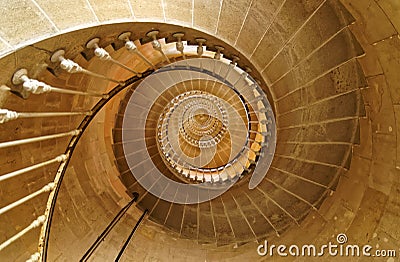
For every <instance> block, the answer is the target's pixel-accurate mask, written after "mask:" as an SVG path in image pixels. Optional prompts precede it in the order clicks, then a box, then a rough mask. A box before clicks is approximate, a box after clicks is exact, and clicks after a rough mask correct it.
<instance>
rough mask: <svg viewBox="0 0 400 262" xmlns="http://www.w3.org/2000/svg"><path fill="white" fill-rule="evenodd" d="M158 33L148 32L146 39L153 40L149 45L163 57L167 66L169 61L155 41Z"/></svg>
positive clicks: (154, 31) (158, 43)
mask: <svg viewBox="0 0 400 262" xmlns="http://www.w3.org/2000/svg"><path fill="white" fill-rule="evenodd" d="M158 33H159V31H157V30H153V31H150V32H148V33H147V37H150V38H152V39H153V41H151V45H152V46H153V48H154V50H156V51H158V52H160V53H161V54H162V55H163V57H164V59H165V60H166V61H167V62H168V64H170V63H171V61H170V60H169V58H168V56H167V55H166V54H165V53H164V51H163V50H162V47H161V43H160V41H158V40H157V35H158Z"/></svg>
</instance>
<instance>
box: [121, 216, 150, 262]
mask: <svg viewBox="0 0 400 262" xmlns="http://www.w3.org/2000/svg"><path fill="white" fill-rule="evenodd" d="M148 211H149V210H147V209H146V210H145V211H144V212H143V214H142V215H141V216H140V218H139V220H138V221H137V223H136V224H135V227H134V228H133V229H132V232H131V233H130V234H129V236H128V238H127V240H126V241H125V243H124V245H123V246H122V248H121V250H120V251H119V253H118V255H117V257H116V258H115V262H118V261H120V260H121V257H122V255H123V254H124V251H125V249H126V248H127V247H128V244H129V242H130V241H131V239H132V237H133V234H135V232H136V230H137V229H138V228H139V226H140V224H141V223H142V222H143V219H144V217H145V216H146V214H147V213H148Z"/></svg>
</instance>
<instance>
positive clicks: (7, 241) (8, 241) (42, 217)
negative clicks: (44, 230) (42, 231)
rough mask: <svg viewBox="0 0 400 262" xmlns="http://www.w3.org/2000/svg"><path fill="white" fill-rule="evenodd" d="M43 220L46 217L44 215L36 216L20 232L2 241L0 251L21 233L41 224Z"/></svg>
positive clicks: (21, 234)
mask: <svg viewBox="0 0 400 262" xmlns="http://www.w3.org/2000/svg"><path fill="white" fill-rule="evenodd" d="M44 221H46V217H45V216H40V217H38V218H37V219H36V220H34V221H33V222H32V223H31V224H30V225H29V226H27V227H26V228H24V229H22V230H21V231H20V232H18V233H17V234H15V235H14V236H12V237H11V238H10V239H8V240H6V241H5V242H3V243H2V244H1V245H0V251H1V250H3V249H4V248H6V247H7V246H9V245H10V244H11V243H13V242H14V241H16V240H18V239H19V238H20V237H22V236H23V235H25V234H26V233H28V232H29V231H31V230H32V229H34V228H37V227H39V226H40V225H42V224H43V223H44Z"/></svg>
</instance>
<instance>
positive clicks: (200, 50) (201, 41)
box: [196, 38, 207, 57]
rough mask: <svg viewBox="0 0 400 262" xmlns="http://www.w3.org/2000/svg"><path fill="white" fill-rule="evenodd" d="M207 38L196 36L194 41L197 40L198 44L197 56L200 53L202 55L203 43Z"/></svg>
mask: <svg viewBox="0 0 400 262" xmlns="http://www.w3.org/2000/svg"><path fill="white" fill-rule="evenodd" d="M206 41H207V40H206V39H204V38H196V42H197V44H198V45H199V46H198V47H197V55H198V56H199V57H201V56H202V55H203V53H204V47H203V46H204V44H205V42H206Z"/></svg>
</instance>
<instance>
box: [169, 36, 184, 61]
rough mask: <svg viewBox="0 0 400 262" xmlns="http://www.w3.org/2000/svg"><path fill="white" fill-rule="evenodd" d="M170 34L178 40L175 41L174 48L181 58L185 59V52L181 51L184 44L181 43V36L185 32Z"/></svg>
mask: <svg viewBox="0 0 400 262" xmlns="http://www.w3.org/2000/svg"><path fill="white" fill-rule="evenodd" d="M172 36H173V37H175V38H176V39H177V40H178V41H177V42H176V50H178V51H179V52H180V53H181V54H182V57H183V59H186V56H185V53H184V52H183V50H184V48H185V46H184V45H183V42H182V37H184V36H185V34H184V33H175V34H173V35H172Z"/></svg>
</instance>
